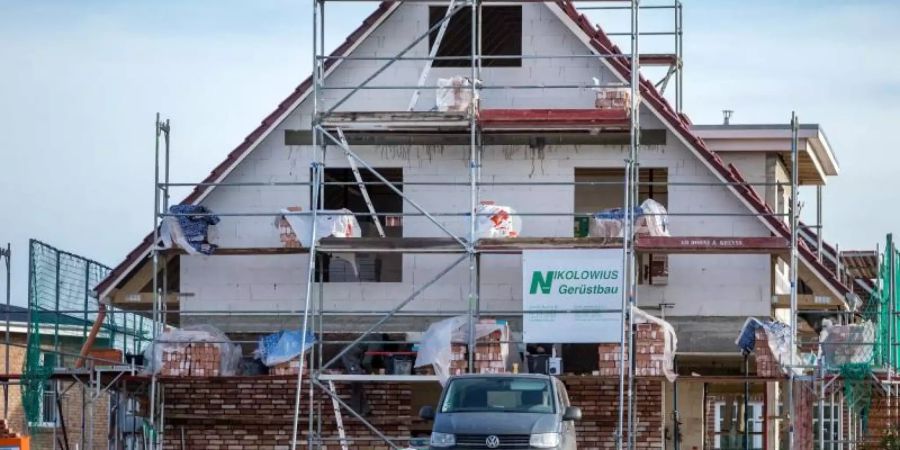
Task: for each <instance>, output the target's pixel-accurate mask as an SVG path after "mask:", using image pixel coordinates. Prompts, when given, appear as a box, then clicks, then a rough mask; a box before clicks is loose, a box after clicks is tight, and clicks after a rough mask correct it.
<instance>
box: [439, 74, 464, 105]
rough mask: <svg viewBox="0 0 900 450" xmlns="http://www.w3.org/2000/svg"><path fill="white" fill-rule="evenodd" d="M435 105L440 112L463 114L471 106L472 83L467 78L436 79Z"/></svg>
mask: <svg viewBox="0 0 900 450" xmlns="http://www.w3.org/2000/svg"><path fill="white" fill-rule="evenodd" d="M437 86H438V88H437V90H436V94H435V95H436V98H435V103H436V104H437V109H438V111H441V112H447V111H452V112H465V111H468V110H469V106H470V105H471V104H472V82H471V81H470V80H469V79H468V78H463V77H460V76H456V77H453V78H438V80H437Z"/></svg>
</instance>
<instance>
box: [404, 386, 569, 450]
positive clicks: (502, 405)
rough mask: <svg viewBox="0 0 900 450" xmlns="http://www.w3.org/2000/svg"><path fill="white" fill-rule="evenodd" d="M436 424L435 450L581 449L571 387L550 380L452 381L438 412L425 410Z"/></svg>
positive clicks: (432, 442) (422, 414)
mask: <svg viewBox="0 0 900 450" xmlns="http://www.w3.org/2000/svg"><path fill="white" fill-rule="evenodd" d="M419 415H420V416H421V417H422V418H423V419H425V420H432V419H433V420H434V426H433V428H432V433H431V442H430V448H431V449H434V450H448V449H504V450H506V449H527V448H540V449H560V450H575V448H576V443H575V421H576V420H581V409H579V408H578V407H576V406H571V404H570V403H569V396H568V394H567V393H566V387H565V386H564V385H563V383H562V382H561V381H559V380H558V379H557V378H555V377H552V376H548V375H530V374H529V375H526V374H515V375H514V374H503V375H461V376H456V377H451V378H450V379H449V380H448V381H447V384H446V385H445V386H444V391H443V392H442V393H441V399H440V403H439V404H438V407H437V409H435V408H433V407H431V406H425V407H423V408H422V410H421V411H419Z"/></svg>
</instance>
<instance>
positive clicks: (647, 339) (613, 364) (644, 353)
mask: <svg viewBox="0 0 900 450" xmlns="http://www.w3.org/2000/svg"><path fill="white" fill-rule="evenodd" d="M665 333H666V331H665V329H664V328H663V327H662V325H659V324H656V323H639V324H636V325H635V349H634V353H635V357H634V363H635V376H639V377H661V376H664V375H665V372H666V367H667V364H668V361H667V358H666V334H665ZM597 351H598V352H599V355H598V356H599V358H598V360H599V363H598V370H599V372H600V373H599V375H600V376H613V375H618V374H619V372H620V370H621V367H622V365H621V359H622V348H621V347H620V346H619V344H618V343H614V344H600V345H599V346H598V348H597ZM624 361H625V362H626V363H627V362H628V361H629V355H628V351H627V348H626V352H625V359H624ZM629 366H630V365H629V364H626V365H625V367H626V370H627V369H628V367H629Z"/></svg>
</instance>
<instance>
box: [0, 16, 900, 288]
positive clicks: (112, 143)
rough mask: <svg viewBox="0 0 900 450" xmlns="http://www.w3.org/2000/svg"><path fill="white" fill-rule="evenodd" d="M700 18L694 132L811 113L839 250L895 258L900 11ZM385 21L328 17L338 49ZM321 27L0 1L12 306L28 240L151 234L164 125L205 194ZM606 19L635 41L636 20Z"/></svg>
mask: <svg viewBox="0 0 900 450" xmlns="http://www.w3.org/2000/svg"><path fill="white" fill-rule="evenodd" d="M683 1H684V3H685V7H684V22H685V37H684V52H685V72H684V73H685V88H684V93H685V94H684V95H685V108H686V112H687V113H688V114H689V115H690V116H691V118H692V120H693V121H694V123H711V122H712V123H718V122H720V121H721V110H722V109H733V110H735V111H736V112H735V115H734V119H733V122H735V123H774V122H779V123H787V121H788V120H789V118H790V113H791V110H796V111H797V112H798V114H799V116H800V118H801V121H803V122H814V123H819V124H821V125H822V126H823V127H824V129H825V130H826V132H827V135H828V137H829V139H830V141H831V144H832V146H833V148H834V151H835V152H836V154H837V157H838V159H839V161H840V165H841V175H840V176H839V177H837V178H835V179H832V180H830V181H829V183H828V186H827V188H826V190H825V219H824V225H825V227H826V228H825V229H826V231H825V236H826V238H827V239H828V240H832V241H833V240H837V241H839V242H840V244H841V248H845V249H846V248H873V247H874V245H875V243H876V242H880V241H883V237H884V234H885V233H887V232H889V231H894V230H895V226H894V222H895V220H896V219H897V218H898V216H900V215H898V213H897V210H896V205H897V203H898V202H897V200H898V194H897V192H896V191H894V189H895V186H894V185H895V180H896V178H895V177H896V176H897V175H896V173H895V170H896V169H895V168H894V167H893V164H896V163H897V162H898V160H900V158H898V157H897V156H896V155H895V153H896V152H898V151H900V150H898V149H897V148H895V146H894V145H893V142H892V140H890V139H884V137H888V136H890V134H889V132H890V130H892V129H893V128H894V127H896V126H897V122H898V119H900V114H898V113H900V63H898V62H897V60H896V56H897V55H898V54H900V34H898V33H897V31H896V26H897V24H898V23H900V2H894V1H889V0H884V1H867V2H838V1H830V0H829V1H824V0H794V1H789V2H786V1H784V0H758V1H753V2H748V1H746V0H727V1H726V0H715V1H703V0H683ZM644 3H645V4H648V3H651V2H650V0H646V1H645V2H644ZM656 3H659V2H656ZM373 8H374V4H359V3H351V4H346V3H345V4H341V5H338V6H329V12H328V17H329V23H328V28H327V29H328V34H327V40H328V47H329V49H330V48H333V47H334V46H335V45H336V44H337V43H339V42H340V41H342V40H343V39H344V37H345V36H346V35H347V34H348V33H349V31H351V30H352V29H353V28H355V27H356V26H357V25H358V24H359V22H360V21H361V19H362V18H363V17H364V16H365V15H366V14H368V12H369V11H371V10H372V9H373ZM309 12H310V1H309V0H255V1H231V0H229V1H225V0H184V1H170V0H162V1H144V2H137V1H112V0H103V1H101V0H97V1H87V0H80V1H77V2H72V1H63V0H59V1H41V0H27V1H26V0H18V1H17V0H3V1H0V192H2V194H0V211H2V213H0V243H3V244H4V245H5V243H6V242H11V243H12V246H13V252H14V254H15V256H14V265H13V292H14V297H15V298H14V300H13V302H14V303H18V304H24V303H25V295H26V288H27V267H28V266H27V253H28V239H29V238H36V239H40V240H43V241H45V242H48V243H51V244H53V245H55V246H57V247H60V248H62V249H66V250H69V251H72V252H75V253H79V254H83V255H86V256H88V257H91V258H93V259H96V260H98V261H100V262H103V263H105V264H108V265H111V266H112V265H115V264H117V263H118V262H119V261H121V260H122V258H124V256H125V254H126V253H127V252H128V251H129V250H131V249H132V248H133V247H134V246H135V245H136V244H137V242H138V241H139V239H140V238H142V237H143V236H144V234H146V233H147V232H148V231H150V229H151V226H152V204H153V203H152V195H153V120H154V114H155V113H156V112H157V111H160V112H162V113H163V114H164V116H165V117H169V118H171V120H172V123H173V126H172V128H173V132H172V139H173V155H174V156H173V166H172V179H173V181H199V180H200V179H201V178H203V177H204V176H205V175H206V174H207V173H208V171H209V170H210V169H211V168H212V167H213V166H214V165H215V164H217V163H218V162H219V161H220V160H221V159H223V157H224V156H225V154H226V153H227V152H228V151H230V150H231V149H232V148H234V147H235V146H236V145H237V144H238V143H240V141H241V140H242V139H243V138H244V136H245V135H246V134H247V133H248V132H250V131H251V130H252V129H253V128H255V127H256V126H257V125H258V123H259V121H260V120H261V119H262V118H263V117H264V116H265V115H266V114H268V113H269V112H270V111H271V110H272V109H274V107H275V106H276V105H277V104H278V103H279V102H280V101H281V100H282V99H283V98H284V97H285V96H287V94H288V93H290V91H291V90H293V88H294V87H295V86H296V84H298V83H299V81H300V80H301V79H303V78H305V77H306V76H308V73H309V67H310V59H311V54H310V46H311V44H310V40H309V31H310V14H309ZM592 16H593V18H594V19H595V21H596V22H599V23H601V24H608V26H607V28H608V29H610V30H611V31H613V28H617V29H618V30H619V31H621V30H623V29H625V30H627V28H623V26H627V25H626V24H624V23H623V22H622V20H621V19H622V17H620V16H614V15H610V14H606V15H600V14H592ZM670 17H671V16H665V17H663V16H658V15H648V16H647V17H646V18H642V27H643V29H644V30H650V29H654V28H655V29H659V30H662V29H664V28H665V27H667V26H669V27H670V26H671V25H670V23H671V18H670ZM645 44H646V48H647V49H651V48H652V47H655V46H660V48H662V46H664V44H665V43H664V42H650V40H649V39H648V40H647V42H646V43H645ZM625 48H627V46H626V47H625ZM879 136H880V137H882V138H881V139H879ZM803 194H804V195H803V198H804V200H806V204H807V205H808V206H807V212H811V209H812V208H814V197H813V196H812V195H811V194H812V191H810V192H808V193H807V192H804V193H803ZM2 283H3V281H2V280H0V284H2ZM0 292H2V291H0Z"/></svg>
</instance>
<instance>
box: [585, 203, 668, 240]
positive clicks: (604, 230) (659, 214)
mask: <svg viewBox="0 0 900 450" xmlns="http://www.w3.org/2000/svg"><path fill="white" fill-rule="evenodd" d="M633 214H634V227H635V228H634V232H635V234H639V235H640V234H643V235H649V236H669V235H670V234H669V216H668V212H667V211H666V208H665V206H663V205H662V204H660V203H659V202H657V201H656V200H653V199H647V200H644V202H643V203H641V206H640V207H637V208H634V213H633ZM624 232H625V208H610V209H604V210H602V211H600V212H598V213H596V214H594V216H593V217H592V220H591V224H590V227H589V235H590V236H592V237H603V238H621V237H623V236H624Z"/></svg>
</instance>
